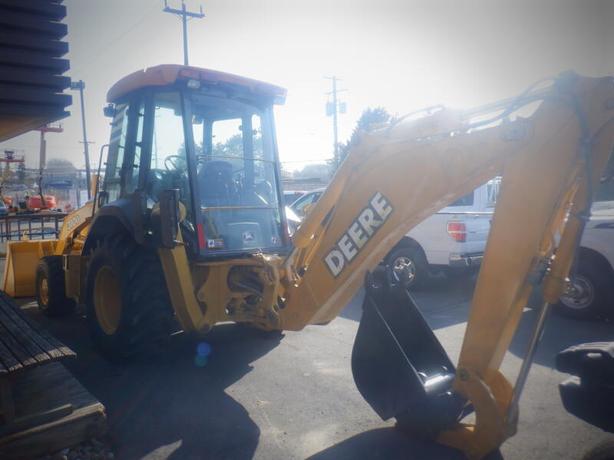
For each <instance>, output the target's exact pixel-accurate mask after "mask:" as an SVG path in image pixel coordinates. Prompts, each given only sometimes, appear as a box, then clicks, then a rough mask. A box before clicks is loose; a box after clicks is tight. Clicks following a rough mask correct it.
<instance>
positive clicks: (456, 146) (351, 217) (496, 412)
mask: <svg viewBox="0 0 614 460" xmlns="http://www.w3.org/2000/svg"><path fill="white" fill-rule="evenodd" d="M531 103H539V107H537V109H536V110H535V111H534V112H533V113H532V114H531V115H530V116H528V117H519V116H518V117H516V118H514V119H511V117H510V116H511V115H512V112H514V111H516V109H520V108H522V107H525V106H527V105H528V104H531ZM613 109H614V83H613V80H612V79H611V78H601V79H593V78H585V77H579V76H576V75H573V74H565V75H562V76H561V77H559V78H557V79H556V80H554V81H553V83H552V84H551V85H550V86H549V87H547V88H545V89H536V90H529V91H527V92H525V93H523V94H522V95H520V96H519V97H518V98H515V99H513V100H511V101H506V102H505V103H502V104H495V105H492V106H490V107H488V108H487V111H489V112H491V115H490V116H491V118H489V119H487V120H486V121H483V122H474V121H472V118H475V116H476V115H478V112H476V111H470V112H465V113H463V112H453V111H448V110H440V111H437V112H436V113H434V114H427V115H426V116H424V117H422V118H419V119H417V120H414V121H410V122H406V121H403V122H400V123H396V124H394V125H392V126H389V127H387V128H386V129H382V130H379V131H377V132H375V133H373V134H365V135H363V138H362V140H361V142H360V143H359V144H358V145H357V146H356V147H355V148H353V149H352V150H351V152H350V153H349V155H348V157H347V158H346V160H345V161H344V163H343V164H342V165H341V167H340V168H339V170H338V172H337V173H336V175H335V177H334V179H333V180H332V182H331V184H330V186H329V187H328V189H327V190H326V191H325V193H324V194H323V196H322V197H321V199H320V201H319V202H318V203H317V204H316V205H315V207H314V208H313V210H312V211H311V213H310V214H309V215H308V217H307V218H306V220H305V221H304V222H303V224H302V225H301V227H300V228H299V229H298V231H297V232H296V234H295V236H294V243H295V249H294V251H293V252H292V254H291V255H290V256H289V257H288V259H287V260H286V267H285V268H286V269H285V273H286V278H285V284H286V286H285V299H284V300H285V304H284V308H283V309H282V310H281V311H280V318H281V324H282V327H283V328H284V329H292V330H298V329H301V328H302V327H304V326H305V325H307V324H322V323H327V322H329V321H331V320H332V319H333V318H335V317H336V316H337V315H338V314H339V312H340V311H341V309H342V308H343V307H344V306H345V305H347V303H348V302H349V301H350V300H351V299H352V297H353V296H354V295H355V294H356V292H357V291H358V290H359V289H360V288H361V287H362V286H363V282H364V280H365V276H366V275H367V273H368V272H369V271H372V270H374V269H375V268H376V266H377V265H378V264H379V263H380V261H381V260H382V259H383V258H384V256H385V255H386V254H387V253H388V251H389V250H390V249H391V248H392V247H393V246H394V245H395V244H396V243H397V242H398V241H399V240H400V239H401V237H402V236H403V235H405V234H406V233H407V232H408V231H409V230H410V229H411V228H412V227H413V226H415V225H416V224H418V223H419V222H420V221H422V220H423V219H424V218H426V217H427V216H429V215H430V214H432V213H434V212H436V211H438V210H439V209H441V208H442V207H444V206H446V205H448V204H449V203H451V202H453V201H454V200H455V199H457V198H459V197H461V196H463V195H465V194H467V193H469V192H470V191H471V190H473V189H474V188H476V187H477V186H479V185H481V184H483V183H485V182H486V181H488V180H489V179H491V178H492V177H494V176H496V175H501V176H502V185H501V191H500V195H499V198H498V200H497V206H496V210H495V213H494V218H493V221H492V228H491V232H490V238H489V241H488V243H487V247H486V251H485V255H484V259H483V264H482V268H481V271H480V274H479V277H478V281H477V286H476V289H475V293H474V296H473V301H472V305H471V311H470V316H469V320H468V324H467V330H466V333H465V337H464V341H463V346H462V351H461V354H460V358H459V363H458V366H457V370H456V373H455V375H456V377H455V380H454V385H453V391H454V393H455V394H458V395H460V396H461V397H463V398H464V399H465V400H467V401H468V403H472V404H473V407H474V408H475V411H476V422H475V424H473V425H462V424H456V423H455V424H453V425H451V426H447V427H444V430H442V431H443V432H441V433H440V435H439V439H440V440H441V441H442V442H445V443H447V444H450V445H453V446H455V447H459V448H461V449H463V450H464V451H465V452H466V453H467V454H468V455H469V456H472V457H476V458H477V457H481V456H483V455H485V454H486V453H488V452H489V451H490V450H492V449H495V448H496V447H498V446H499V445H500V444H501V443H502V442H503V441H504V440H505V439H506V438H507V437H509V436H511V435H512V434H513V433H514V432H515V427H516V420H517V403H518V397H519V394H520V391H521V390H522V386H523V385H524V380H525V379H526V373H528V366H529V365H530V362H531V359H532V352H533V350H534V345H535V343H536V341H537V338H538V337H539V333H540V330H541V329H540V328H541V327H542V326H543V320H544V318H545V313H546V312H547V305H548V304H551V303H554V302H556V301H557V300H558V298H559V296H560V295H561V293H562V291H563V289H564V284H565V278H566V277H567V275H568V272H569V270H570V266H571V264H572V260H573V256H574V251H575V248H576V246H577V244H578V241H579V238H580V236H581V232H582V229H583V223H584V221H585V220H586V218H587V216H588V215H589V212H590V203H591V190H592V187H593V186H594V185H595V184H596V183H597V182H598V180H599V177H600V174H601V171H602V170H603V169H604V167H605V165H606V163H607V159H608V157H609V155H610V152H611V151H612V147H613V145H614V123H613V117H614V110H613ZM497 110H498V111H499V112H498V113H497V112H496V111H497ZM479 115H481V116H482V117H484V116H487V115H488V114H486V113H479ZM540 283H541V284H542V285H543V290H544V301H545V303H546V307H545V308H544V309H543V316H542V317H540V321H539V324H538V325H537V326H536V329H535V333H534V337H533V340H532V343H530V344H529V347H528V352H527V359H526V360H525V366H524V367H523V369H522V370H521V372H520V375H519V376H518V380H517V384H516V387H515V388H514V387H512V385H511V384H510V383H508V381H507V380H506V379H505V377H503V376H502V375H501V374H500V372H499V367H500V365H501V362H502V360H503V357H504V354H505V352H506V351H507V349H508V348H509V345H510V342H511V339H512V336H513V334H514V332H515V330H516V328H517V326H518V323H519V320H520V317H521V314H522V311H523V308H524V307H525V306H526V305H527V300H528V298H529V296H530V294H531V292H532V290H533V288H534V287H535V286H536V285H538V284H540ZM361 327H362V324H361ZM359 334H360V332H359ZM433 337H434V336H433ZM357 340H358V338H357ZM395 340H396V338H395ZM398 341H402V340H398ZM398 341H397V342H398ZM355 350H356V348H355ZM406 358H407V357H406ZM357 383H359V382H357ZM359 388H360V385H359ZM363 394H364V393H363ZM372 405H373V404H372ZM380 415H382V414H380ZM393 415H396V414H393Z"/></svg>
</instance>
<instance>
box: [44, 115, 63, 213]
mask: <svg viewBox="0 0 614 460" xmlns="http://www.w3.org/2000/svg"><path fill="white" fill-rule="evenodd" d="M37 131H40V133H41V136H40V144H41V145H40V152H39V159H38V194H39V195H40V197H41V209H46V208H47V203H46V201H45V196H44V195H43V173H44V171H45V165H46V164H47V140H46V139H45V133H62V132H64V129H63V128H62V125H58V126H51V125H44V126H41V127H40V128H38V129H37Z"/></svg>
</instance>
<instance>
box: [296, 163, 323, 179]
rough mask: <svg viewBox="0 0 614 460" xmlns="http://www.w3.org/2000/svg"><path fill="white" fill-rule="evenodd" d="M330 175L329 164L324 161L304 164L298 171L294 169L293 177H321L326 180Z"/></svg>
mask: <svg viewBox="0 0 614 460" xmlns="http://www.w3.org/2000/svg"><path fill="white" fill-rule="evenodd" d="M329 176H330V166H329V165H327V164H324V163H316V164H310V165H305V167H303V169H301V170H300V171H294V174H293V177H294V178H295V179H321V180H323V181H325V180H327V179H328V178H329Z"/></svg>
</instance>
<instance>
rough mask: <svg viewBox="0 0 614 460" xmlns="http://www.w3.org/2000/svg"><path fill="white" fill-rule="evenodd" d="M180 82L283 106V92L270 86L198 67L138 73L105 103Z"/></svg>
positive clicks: (166, 66)
mask: <svg viewBox="0 0 614 460" xmlns="http://www.w3.org/2000/svg"><path fill="white" fill-rule="evenodd" d="M180 80H186V81H187V80H198V81H199V82H200V83H201V85H209V86H215V85H220V86H221V85H233V86H238V87H241V88H242V89H243V90H247V91H249V92H250V93H252V94H253V96H254V97H267V98H271V99H272V100H273V102H274V103H277V104H283V103H284V102H285V99H286V90H285V88H281V87H279V86H276V85H271V84H270V83H264V82H261V81H258V80H253V79H251V78H245V77H241V76H238V75H233V74H230V73H225V72H219V71H217V70H210V69H203V68H200V67H191V66H183V65H177V64H162V65H157V66H155V67H149V68H147V69H144V70H139V71H137V72H134V73H131V74H130V75H127V76H126V77H124V78H122V79H121V80H119V81H118V82H117V83H115V84H114V85H113V86H112V87H111V89H110V90H109V92H108V93H107V102H111V103H114V102H117V101H119V100H120V99H121V98H122V97H123V96H125V95H127V94H129V93H131V92H133V91H136V90H139V89H141V88H147V87H156V86H170V85H173V84H175V83H176V82H178V81H180Z"/></svg>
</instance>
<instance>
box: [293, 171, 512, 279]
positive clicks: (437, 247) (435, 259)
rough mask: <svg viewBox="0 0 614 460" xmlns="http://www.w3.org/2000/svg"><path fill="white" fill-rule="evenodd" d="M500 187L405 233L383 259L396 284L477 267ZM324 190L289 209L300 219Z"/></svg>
mask: <svg viewBox="0 0 614 460" xmlns="http://www.w3.org/2000/svg"><path fill="white" fill-rule="evenodd" d="M500 183H501V181H500V179H499V178H496V179H493V180H491V181H489V182H488V183H486V184H484V185H482V186H480V187H478V188H477V189H475V190H474V191H473V192H472V193H469V194H468V195H466V196H464V197H462V198H460V199H458V200H456V201H455V202H454V203H452V204H451V205H450V206H447V207H445V208H443V209H442V210H441V211H439V212H438V213H436V214H433V215H432V216H430V217H428V218H426V219H425V220H424V221H422V222H421V223H420V224H418V225H417V226H416V227H414V228H413V229H412V230H411V231H410V232H409V233H407V235H406V236H405V237H403V238H402V239H401V241H399V242H398V243H397V245H396V246H395V247H394V248H393V249H392V250H391V251H390V252H389V253H388V255H387V256H386V258H385V259H384V262H385V263H386V264H388V265H390V266H391V267H392V268H393V273H394V275H395V276H396V277H397V280H398V281H400V282H402V283H403V284H404V285H406V286H408V287H409V286H413V287H419V286H421V285H424V284H425V283H426V282H427V280H428V279H429V278H430V275H431V274H433V273H436V272H441V271H447V272H450V271H461V270H470V269H474V268H477V267H479V266H480V263H481V262H482V257H483V255H484V249H485V247H486V241H487V239H488V233H489V231H490V222H491V219H492V214H493V212H494V206H495V204H496V199H497V195H498V193H499V185H500ZM324 190H325V189H318V190H313V191H311V192H307V193H305V195H303V196H302V197H300V198H299V199H298V200H296V201H295V202H294V203H292V204H291V205H290V208H291V209H292V210H293V211H294V212H295V213H296V215H298V216H299V217H300V218H304V217H305V215H306V214H308V213H309V209H310V208H311V206H313V205H314V204H315V203H316V202H317V201H318V199H319V198H320V196H321V195H322V193H323V192H324Z"/></svg>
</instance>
